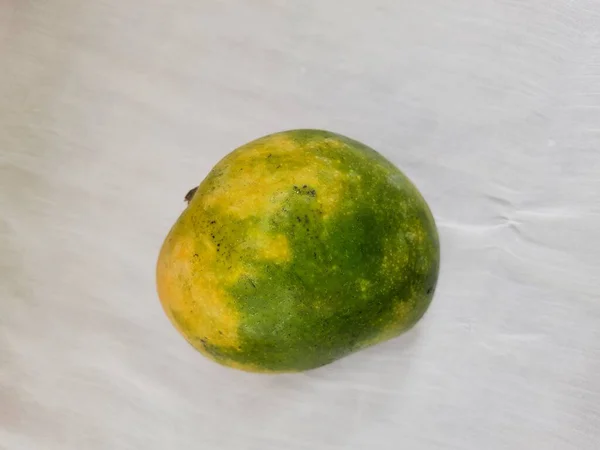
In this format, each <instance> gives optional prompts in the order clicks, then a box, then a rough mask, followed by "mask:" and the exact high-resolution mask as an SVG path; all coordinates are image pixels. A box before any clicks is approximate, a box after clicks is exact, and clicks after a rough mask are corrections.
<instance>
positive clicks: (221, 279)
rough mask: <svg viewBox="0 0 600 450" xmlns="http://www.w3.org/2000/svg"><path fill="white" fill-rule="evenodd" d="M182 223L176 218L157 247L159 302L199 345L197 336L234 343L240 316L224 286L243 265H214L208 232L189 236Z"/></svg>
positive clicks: (186, 334) (209, 341) (214, 252)
mask: <svg viewBox="0 0 600 450" xmlns="http://www.w3.org/2000/svg"><path fill="white" fill-rule="evenodd" d="M186 224H187V222H186V221H181V222H180V223H178V224H177V225H176V226H175V227H174V228H173V230H172V231H171V233H170V234H169V236H168V237H167V239H166V240H165V243H164V244H163V247H162V249H161V252H160V256H159V259H158V264H157V269H156V271H157V274H156V275H157V289H158V295H159V298H160V301H161V303H162V305H163V308H164V310H165V312H166V314H167V316H168V317H169V319H170V320H171V322H172V323H173V324H174V325H175V327H176V328H177V329H178V330H179V332H180V333H181V334H182V335H183V336H185V337H186V339H187V340H188V341H189V342H190V343H191V344H192V345H194V346H195V347H196V348H198V349H199V350H203V349H202V346H201V345H200V340H201V339H202V340H205V341H206V342H208V343H210V344H212V345H218V346H223V347H236V346H237V344H238V326H239V322H240V318H239V314H238V312H237V310H236V309H234V308H233V306H232V301H231V300H232V299H231V298H230V296H229V294H228V293H227V292H226V291H225V289H224V286H226V285H227V284H228V283H231V282H234V281H235V279H236V278H238V277H239V276H241V274H242V272H243V270H242V268H241V267H236V270H232V271H216V270H214V267H215V265H214V262H215V259H216V255H217V251H216V247H215V245H214V243H213V242H212V241H211V240H210V239H209V238H207V237H201V238H200V239H193V238H191V236H192V234H191V233H189V229H188V228H187V227H186ZM211 268H212V269H211ZM203 353H204V352H203Z"/></svg>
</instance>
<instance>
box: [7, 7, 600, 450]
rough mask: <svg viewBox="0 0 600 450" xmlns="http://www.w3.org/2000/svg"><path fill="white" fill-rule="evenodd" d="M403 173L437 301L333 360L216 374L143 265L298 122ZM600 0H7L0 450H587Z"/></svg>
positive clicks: (599, 305) (598, 428) (594, 403)
mask: <svg viewBox="0 0 600 450" xmlns="http://www.w3.org/2000/svg"><path fill="white" fill-rule="evenodd" d="M299 127H317V128H325V129H329V130H332V131H336V132H339V133H343V134H347V135H349V136H351V137H354V138H356V139H358V140H361V141H363V142H365V143H367V144H369V145H371V146H372V147H374V148H376V149H378V150H379V151H380V152H382V153H383V154H385V155H386V156H387V157H388V158H390V159H391V160H392V161H394V162H395V163H396V164H397V165H398V166H399V167H401V168H402V169H403V170H404V171H405V172H406V173H407V174H408V175H409V177H411V178H412V179H413V181H414V182H415V183H416V184H417V185H418V186H419V188H420V189H421V191H422V192H423V194H424V195H425V197H426V198H427V199H428V201H429V203H430V205H431V207H432V209H433V211H434V214H435V216H436V219H437V221H438V224H439V229H440V234H441V242H442V270H441V277H440V282H439V285H438V290H437V294H436V297H435V299H434V302H433V303H432V306H431V308H430V310H429V312H428V314H427V315H426V317H425V318H424V319H423V321H422V322H421V323H420V324H419V325H418V326H417V327H416V328H415V329H414V330H413V331H411V332H410V333H408V334H406V335H404V336H403V337H401V338H398V339H396V340H394V341H391V342H388V343H386V344H383V345H380V346H377V347H374V348H372V349H369V350H367V351H363V352H361V353H358V354H356V355H353V356H351V357H348V358H346V359H343V360H342V361H339V362H338V363H335V364H333V365H331V366H327V367H325V368H322V369H319V370H315V371H312V372H308V373H304V374H298V375H283V376H262V375H252V374H246V373H242V372H237V371H233V370H228V369H224V368H221V367H219V366H217V365H215V364H213V363H211V362H209V361H208V360H206V359H204V358H203V357H201V356H200V355H199V354H198V353H196V352H195V351H194V350H193V349H192V348H191V347H189V346H188V345H187V344H186V343H185V342H184V340H183V339H182V338H181V337H180V336H179V335H177V333H176V332H175V330H174V329H173V328H172V326H171V325H170V323H168V321H167V319H166V317H165V316H164V314H163V312H162V310H161V309H160V305H159V303H158V300H157V297H156V294H155V288H154V265H155V260H156V256H157V252H158V248H159V246H160V244H161V242H162V239H163V237H164V236H165V234H166V232H167V231H168V228H169V227H170V225H171V224H172V223H173V221H174V220H175V219H176V217H177V215H178V214H179V212H180V211H181V209H182V208H183V206H184V204H183V199H182V198H183V195H184V194H185V193H186V192H187V190H188V189H189V188H191V187H192V186H194V185H195V184H196V183H198V182H199V181H200V180H201V179H202V178H203V177H204V176H205V175H206V174H207V172H208V170H209V169H210V168H211V167H212V165H213V164H214V163H215V162H216V161H217V160H218V159H220V158H221V157H222V156H223V155H224V154H225V153H227V152H229V151H230V150H232V149H233V148H235V147H236V146H238V145H241V144H243V143H245V142H247V141H249V140H251V139H254V138H256V137H259V136H261V135H263V134H267V133H270V132H274V131H279V130H282V129H288V128H299ZM599 228H600V1H597V0H594V1H591V0H578V1H572V0H528V1H517V0H479V1H475V0H472V1H467V0H452V1H451V0H427V1H411V0H376V1H375V0H372V1H359V0H348V1H345V2H341V1H333V0H310V1H302V2H299V1H297V2H292V1H284V0H251V1H241V0H240V1H233V0H222V1H216V0H204V1H194V0H169V1H167V0H144V1H142V0H135V1H134V0H129V1H123V0H95V1H81V0H46V1H43V0H29V1H25V0H0V448H1V449H3V450H4V449H6V450H41V449H44V450H54V449H56V450H81V449H86V450H100V449H111V450H121V449H146V450H159V449H181V450H185V449H190V450H191V449H224V450H228V449H236V450H237V449H248V450H254V449H256V450H271V449H273V450H275V449H277V450H279V449H286V450H287V449H289V450H305V449H311V450H312V449H318V450H320V449H323V450H333V449H349V450H358V449H360V450H362V449H372V448H376V449H382V450H388V449H390V450H392V449H393V450H397V449H427V450H429V449H444V450H448V449H458V450H480V449H492V450H500V449H507V450H514V449H540V450H542V449H544V450H545V449H561V450H562V449H565V450H567V449H574V450H575V449H576V450H588V449H589V450H596V449H598V448H600V374H599V372H600V295H599V288H600V239H599V233H598V229H599Z"/></svg>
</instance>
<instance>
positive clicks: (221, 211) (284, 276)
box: [159, 130, 440, 372]
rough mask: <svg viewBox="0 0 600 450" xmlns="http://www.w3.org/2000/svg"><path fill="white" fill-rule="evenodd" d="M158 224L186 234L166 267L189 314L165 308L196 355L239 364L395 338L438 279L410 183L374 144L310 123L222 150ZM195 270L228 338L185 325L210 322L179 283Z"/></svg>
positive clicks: (283, 360) (337, 353) (289, 365)
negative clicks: (167, 221)
mask: <svg viewBox="0 0 600 450" xmlns="http://www.w3.org/2000/svg"><path fill="white" fill-rule="evenodd" d="M170 236H171V237H172V238H173V237H174V239H175V241H176V240H177V239H187V240H192V241H193V242H198V244H193V245H194V246H195V247H194V248H193V249H191V250H190V252H189V254H190V255H193V256H191V257H190V260H192V261H190V262H189V263H187V262H186V264H187V266H186V267H188V269H186V272H182V271H181V270H180V271H179V272H177V273H178V275H179V278H178V280H179V282H180V283H181V289H182V293H181V298H184V297H185V296H186V295H187V297H185V299H186V300H185V301H186V302H188V303H189V304H191V305H192V307H191V308H190V310H192V311H200V312H199V313H195V312H192V313H185V316H183V315H182V311H184V310H183V309H181V308H180V309H179V310H175V309H176V308H175V307H174V306H173V307H172V308H171V306H169V298H167V297H168V296H167V294H163V295H162V296H161V301H162V302H163V305H165V309H166V310H167V311H168V312H169V311H170V312H169V317H170V318H171V320H173V321H174V323H175V325H176V326H177V328H178V329H179V330H180V331H181V332H182V333H183V334H184V335H185V336H186V338H187V339H188V341H189V342H190V343H192V345H194V346H195V347H196V348H198V349H199V350H200V351H202V352H203V353H204V354H206V355H207V356H209V357H211V358H213V359H214V360H215V361H217V362H219V363H222V364H225V365H229V366H232V367H236V368H240V369H244V370H250V371H264V372H290V371H291V372H294V371H302V370H308V369H312V368H316V367H319V366H322V365H325V364H328V363H330V362H332V361H335V360H337V359H339V358H341V357H343V356H345V355H348V354H349V353H352V352H355V351H357V350H360V349H361V348H364V347H366V346H369V345H373V344H376V343H378V342H381V341H384V340H387V339H390V338H393V337H395V336H398V335H399V334H401V333H402V332H404V331H406V330H407V329H409V328H410V327H412V326H413V325H414V324H415V323H416V322H417V321H418V320H419V319H420V318H421V317H422V316H423V314H424V313H425V311H426V310H427V308H428V306H429V304H430V302H431V299H432V297H433V295H434V291H435V286H436V282H437V278H438V271H439V262H440V249H439V241H438V234H437V230H436V225H435V222H434V219H433V217H432V214H431V212H430V210H429V208H428V206H427V204H426V202H425V200H424V199H423V197H422V196H421V194H420V193H419V192H418V191H417V189H416V188H415V186H414V185H413V184H412V183H411V182H410V181H409V180H408V179H407V178H406V177H405V176H404V175H403V174H402V173H401V172H400V171H399V170H398V169H397V168H396V167H395V166H394V165H393V164H391V163H390V162H389V161H388V160H386V159H385V158H384V157H383V156H381V155H380V154H379V153H377V152H376V151H375V150H373V149H371V148H369V147H367V146H365V145H363V144H361V143H359V142H357V141H354V140H352V139H349V138H347V137H344V136H341V135H338V134H334V133H330V132H327V131H321V130H292V131H286V132H282V133H276V134H273V135H269V136H265V137H263V138H260V139H258V140H256V141H253V142H251V143H249V144H247V145H245V146H243V147H240V148H239V149H237V150H235V151H234V152H232V153H231V154H229V155H228V156H226V157H225V158H224V159H223V160H221V161H220V162H219V163H218V164H217V165H216V166H215V168H214V169H213V170H212V171H211V173H210V174H209V175H208V176H207V177H206V179H205V180H204V181H203V182H202V183H201V184H200V186H199V188H198V191H197V192H196V193H195V196H194V198H193V200H192V202H191V203H190V205H189V207H188V208H187V209H186V211H184V213H183V214H182V216H181V217H180V219H179V221H178V223H177V224H176V225H175V226H174V228H173V230H172V231H171V233H170ZM205 238H206V241H205ZM186 242H187V241H186ZM206 242H208V243H206ZM211 243H214V244H211ZM165 245H166V244H165ZM171 245H172V244H171ZM212 245H214V249H215V250H216V253H215V252H214V251H212V250H211V251H212V253H210V255H209V254H208V253H207V252H208V250H207V248H208V247H207V246H212ZM169 248H171V247H169ZM210 248H211V249H212V248H213V247H210ZM198 254H200V256H198ZM174 255H175V252H174V251H171V250H165V251H164V255H163V256H161V258H162V260H161V261H159V265H160V264H164V267H175V266H177V267H182V266H181V263H180V262H179V260H177V261H175V260H174V259H173V260H171V259H169V258H175V256H174ZM186 255H187V253H186ZM203 255H207V256H203ZM209 256H210V257H209ZM178 257H179V258H181V254H179V256H178ZM177 264H179V265H177ZM161 267H162V266H161ZM165 270H166V269H165ZM203 271H204V272H203ZM206 272H208V273H209V274H212V275H211V276H212V278H201V280H206V279H210V280H214V279H216V280H217V282H216V283H217V286H216V287H215V286H213V285H211V289H213V290H214V292H219V293H220V295H221V296H222V301H223V303H224V305H225V306H226V307H227V311H230V312H231V311H232V312H231V314H232V315H233V316H235V320H234V321H233V322H231V323H233V324H234V325H231V326H232V327H234V329H233V330H232V331H231V332H230V335H231V336H232V337H231V339H230V340H229V341H226V340H224V339H223V338H222V336H223V331H219V334H217V333H213V336H214V337H213V338H211V337H210V336H208V337H207V336H205V335H206V334H207V333H206V332H203V333H199V331H198V330H200V329H202V330H207V329H208V330H209V331H210V326H211V325H210V324H211V323H216V322H218V321H219V320H220V319H219V318H218V317H217V319H214V318H213V317H216V316H210V317H211V319H210V320H212V322H210V323H209V320H208V317H209V316H208V314H209V312H211V311H213V310H212V309H211V310H209V309H208V306H206V307H205V306H204V305H205V300H204V299H203V294H202V289H201V288H200V289H199V290H194V288H193V287H190V286H192V284H193V283H195V282H196V281H195V280H198V279H199V278H198V277H199V276H200V274H202V273H206ZM182 274H183V275H182ZM167 278H168V277H167V276H161V279H167ZM168 279H174V278H173V277H171V278H168ZM165 283H167V282H166V281H165V282H163V284H165ZM160 284H161V282H160V280H159V285H160ZM169 289H178V287H177V286H175V287H173V286H171V287H170V288H169ZM167 290H168V289H167V287H164V288H163V291H164V292H167ZM159 291H160V289H159ZM183 291H185V292H183ZM169 292H172V291H169ZM211 298H213V297H211ZM211 301H212V300H211ZM169 308H171V309H169ZM203 308H205V310H206V311H205V313H204V314H205V315H204V316H193V314H201V312H202V311H203ZM186 311H187V309H186ZM232 320H233V319H232ZM202 321H204V322H206V323H200V324H199V322H202ZM215 321H216V322H215ZM223 321H224V319H223ZM227 323H230V322H227ZM215 326H217V325H215ZM221 328H223V327H221ZM198 334H203V335H202V336H199V335H198ZM226 334H227V333H226Z"/></svg>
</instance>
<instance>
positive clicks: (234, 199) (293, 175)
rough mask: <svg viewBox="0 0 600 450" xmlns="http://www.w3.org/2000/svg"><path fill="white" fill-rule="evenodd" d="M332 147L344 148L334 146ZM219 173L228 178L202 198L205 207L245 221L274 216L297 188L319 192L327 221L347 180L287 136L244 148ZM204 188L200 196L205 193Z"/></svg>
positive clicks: (226, 160)
mask: <svg viewBox="0 0 600 450" xmlns="http://www.w3.org/2000/svg"><path fill="white" fill-rule="evenodd" d="M328 145H330V146H335V145H342V144H340V143H338V142H337V141H335V140H331V142H329V144H328ZM278 161H281V163H278ZM216 168H217V169H220V170H223V176H222V177H220V178H219V181H218V183H216V184H215V185H214V186H211V188H213V189H212V190H211V191H210V192H202V197H201V198H202V202H203V204H204V205H205V206H206V207H215V208H219V209H220V210H222V211H223V212H226V213H228V214H232V215H234V216H235V217H237V218H240V219H245V218H247V217H250V216H259V217H260V216H264V215H269V214H272V213H273V212H275V211H276V210H277V209H278V208H280V207H281V201H282V200H283V199H285V197H286V196H288V195H290V194H291V193H292V192H293V190H292V189H293V186H297V187H302V186H309V187H310V189H314V190H315V191H316V196H315V198H316V201H317V202H319V204H320V207H321V210H322V211H323V215H324V216H325V217H326V216H328V215H329V214H331V213H332V212H334V211H335V210H336V208H337V206H338V204H339V200H340V198H341V196H342V194H343V191H344V185H345V181H346V179H347V177H348V175H347V174H345V173H344V172H342V171H340V170H339V169H338V168H336V167H335V165H334V162H332V160H331V159H328V158H324V157H322V156H319V155H318V154H316V153H315V152H313V151H311V148H310V147H309V146H306V145H304V146H301V145H299V144H297V143H296V142H295V141H294V140H293V139H291V138H290V137H288V136H285V135H274V136H270V137H268V138H267V139H262V140H259V141H255V142H251V143H249V144H247V145H245V146H243V147H240V148H239V149H237V150H236V151H234V152H232V153H231V154H229V155H228V156H226V157H225V158H224V159H223V160H221V161H220V162H219V164H218V165H217V166H216ZM203 187H205V186H201V187H200V190H205V189H203Z"/></svg>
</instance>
